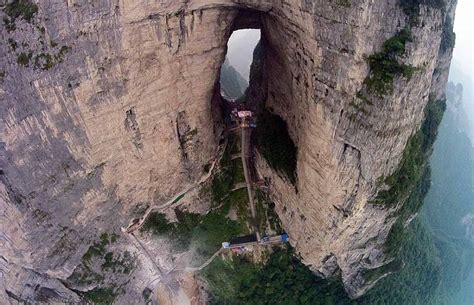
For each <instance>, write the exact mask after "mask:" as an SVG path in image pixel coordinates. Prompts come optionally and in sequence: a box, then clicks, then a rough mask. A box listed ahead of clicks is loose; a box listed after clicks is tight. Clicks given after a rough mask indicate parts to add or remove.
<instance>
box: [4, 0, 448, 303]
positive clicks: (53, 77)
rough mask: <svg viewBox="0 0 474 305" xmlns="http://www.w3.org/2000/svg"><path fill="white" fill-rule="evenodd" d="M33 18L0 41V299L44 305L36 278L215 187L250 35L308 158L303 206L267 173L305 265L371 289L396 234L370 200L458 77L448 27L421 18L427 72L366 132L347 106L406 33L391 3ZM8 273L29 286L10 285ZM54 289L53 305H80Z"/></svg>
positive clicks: (167, 5) (74, 2) (190, 4)
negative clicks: (375, 60)
mask: <svg viewBox="0 0 474 305" xmlns="http://www.w3.org/2000/svg"><path fill="white" fill-rule="evenodd" d="M34 2H35V3H36V4H37V5H38V13H37V14H36V15H35V17H34V18H33V19H32V20H31V21H30V22H27V21H25V20H22V19H21V18H17V19H16V20H15V25H16V29H14V30H11V29H9V28H7V26H6V25H5V24H2V25H0V34H1V35H2V43H0V53H1V54H2V56H1V57H0V72H1V73H2V77H1V79H0V99H1V103H0V114H1V115H0V118H1V119H0V141H1V143H0V167H1V170H2V171H1V178H2V180H1V181H2V182H1V184H2V196H1V198H0V207H1V211H2V214H1V215H0V229H1V230H0V232H1V233H0V234H1V235H0V237H1V238H0V240H1V241H2V243H1V245H0V249H1V257H0V258H1V259H2V264H1V265H0V272H1V274H2V282H1V283H0V287H3V289H0V290H1V291H2V293H3V291H8V292H9V293H10V294H9V298H10V299H12V297H11V295H14V296H15V297H18V298H20V299H24V300H31V299H35V298H37V297H38V295H37V294H36V295H35V293H36V292H34V291H28V290H24V289H23V287H22V286H21V284H24V285H27V284H34V283H38V280H37V279H38V277H37V278H36V280H35V279H33V277H32V275H38V276H41V277H43V278H46V277H47V278H48V279H49V280H50V281H52V282H54V281H55V279H59V280H64V279H65V278H67V277H68V276H69V275H70V274H71V273H72V271H73V270H74V268H75V267H76V266H77V264H78V263H79V261H80V259H81V257H82V255H83V254H84V253H85V252H86V251H87V248H88V246H89V245H90V244H91V243H92V242H93V241H94V240H96V239H97V236H98V235H99V234H100V233H101V232H106V231H114V230H115V231H117V230H119V228H120V227H122V226H125V225H126V224H128V222H129V220H130V219H131V217H132V216H133V213H134V208H136V207H137V206H138V205H144V204H159V203H160V202H164V201H166V200H168V199H169V198H170V197H172V196H173V195H174V194H176V193H178V192H179V191H180V190H182V189H184V188H186V187H187V186H189V185H191V184H192V183H193V182H195V181H196V180H198V179H199V178H200V177H201V175H203V174H204V173H203V167H204V166H205V165H206V164H207V163H208V162H209V161H210V160H212V158H213V157H214V155H215V153H216V149H217V144H218V141H219V138H220V135H221V131H222V125H221V124H220V120H221V118H220V111H219V108H218V97H216V95H215V93H216V91H215V90H216V82H217V79H218V72H219V69H220V66H221V64H222V62H223V60H224V56H225V51H226V43H227V39H228V37H229V35H230V34H231V31H232V30H233V29H236V28H242V27H250V26H252V27H254V26H261V27H262V31H263V35H264V36H265V38H266V39H267V41H268V43H269V48H268V49H267V51H268V54H269V55H268V56H267V58H266V60H267V69H266V70H265V76H266V83H267V85H266V87H265V88H262V90H264V92H262V96H265V97H267V101H266V104H267V105H268V106H269V107H271V108H272V109H273V111H274V112H275V113H278V114H279V115H280V116H282V117H283V118H284V119H285V120H286V121H287V122H288V124H289V127H290V134H291V136H292V137H293V139H294V141H295V143H296V144H297V146H298V180H297V189H298V192H297V193H296V192H295V188H294V187H293V186H291V185H289V183H288V182H287V181H284V180H282V179H280V178H279V177H278V175H276V173H274V172H273V171H272V170H270V169H269V168H268V167H266V166H265V162H264V161H263V160H261V162H260V164H261V168H260V170H261V173H262V174H264V175H268V176H271V177H272V178H273V179H272V182H273V185H272V194H273V196H274V198H275V200H276V202H277V211H278V213H279V215H280V217H281V218H282V221H283V224H284V226H285V228H286V229H287V230H288V231H289V232H290V235H291V237H292V244H293V245H294V246H295V247H296V249H297V250H298V251H299V252H300V253H301V254H302V257H303V259H304V261H305V262H306V263H308V264H310V265H311V266H312V268H313V269H314V270H318V271H319V272H321V273H322V274H324V275H330V274H331V273H332V272H334V270H335V269H336V267H337V268H340V269H341V270H342V274H343V279H344V282H345V284H346V288H348V291H350V292H351V294H352V295H358V294H360V293H361V292H363V291H364V284H363V283H362V282H360V283H359V282H358V281H360V277H359V273H360V270H362V269H363V268H364V267H366V266H365V265H367V266H372V267H373V266H374V265H377V264H380V263H381V262H382V261H383V257H382V255H381V253H380V251H379V250H377V249H378V247H377V245H379V244H380V243H382V242H383V240H384V238H385V236H386V234H387V231H388V229H389V227H390V226H389V224H390V221H388V222H385V219H386V217H387V215H388V212H387V211H385V210H382V209H375V208H373V207H371V206H370V205H368V204H367V199H369V198H371V197H373V196H374V194H375V193H376V191H377V185H376V184H375V181H376V180H377V178H379V177H381V176H384V175H387V174H389V173H390V172H391V171H393V170H394V168H395V167H396V166H397V164H398V162H399V160H400V156H401V153H402V151H403V148H404V146H405V144H406V141H407V139H408V137H409V136H410V135H411V134H412V133H413V132H414V131H415V130H416V129H417V128H418V126H419V124H420V121H421V119H422V115H421V114H422V109H423V107H424V105H425V104H426V102H427V99H428V96H429V94H430V93H435V94H436V95H438V96H440V95H441V94H442V89H443V86H444V84H445V80H446V77H447V68H448V66H449V60H450V54H438V49H439V48H438V47H437V46H438V44H439V42H440V37H441V31H442V23H443V18H444V15H443V13H442V12H440V11H437V10H433V9H429V8H425V7H423V9H422V13H421V17H420V18H421V19H422V24H423V26H420V27H418V28H416V29H414V34H415V37H416V39H415V41H414V42H413V43H410V44H409V53H408V55H407V56H406V58H405V59H406V61H407V62H409V63H411V64H413V65H416V66H423V67H424V68H423V69H422V70H421V71H420V72H418V73H416V74H415V76H414V77H413V79H412V80H411V81H410V82H404V81H403V80H397V82H396V84H395V90H394V93H393V94H392V95H390V96H387V97H385V98H384V100H383V101H380V103H377V105H376V106H374V108H373V109H372V110H371V111H370V113H368V114H365V113H357V114H356V115H357V116H359V117H360V118H361V120H359V122H360V121H363V122H364V124H361V123H355V122H354V121H351V120H350V119H349V118H350V114H351V111H352V112H354V110H353V109H352V110H351V109H350V107H349V104H350V102H351V101H352V99H353V98H354V96H355V94H356V92H357V91H358V89H359V88H360V87H361V84H362V82H363V80H364V78H365V77H366V75H367V73H368V67H367V63H366V61H365V57H366V56H368V55H370V54H372V53H374V52H375V51H377V50H379V49H380V47H381V45H382V43H383V42H384V41H385V40H386V39H387V38H389V37H391V36H392V35H393V34H394V33H395V32H396V31H397V30H399V29H400V28H401V27H403V25H404V23H405V22H406V16H405V15H404V14H403V13H402V12H401V10H400V9H399V8H398V6H397V1H395V0H393V1H392V0H391V1H377V2H374V1H369V0H353V1H329V2H328V1H325V0H320V1H306V0H305V1H300V0H298V1H297V0H289V1H270V0H213V1H211V0H190V1H171V0H165V1H145V0H141V1H131V0H102V1H94V2H90V1H86V0H68V1H58V0H37V1H34ZM449 2H450V8H451V9H450V10H449V12H448V13H450V14H452V9H453V6H454V4H455V3H454V2H455V1H449ZM451 2H452V3H451ZM242 10H247V12H249V11H248V10H250V11H252V12H253V13H252V14H255V16H254V15H252V16H251V17H249V18H245V16H244V15H242V14H240V13H241V12H242ZM0 15H1V16H0V17H2V18H3V17H4V16H5V12H4V9H2V10H0ZM260 16H261V17H260ZM22 53H24V56H23V57H25V56H26V57H27V58H28V57H29V61H28V62H27V63H26V64H25V61H24V60H23V61H22V60H20V59H21V58H22ZM436 68H438V69H437V70H436ZM435 70H436V72H437V73H438V74H436V73H435V75H437V78H436V79H437V81H434V80H433V71H435ZM303 216H304V217H303ZM12 266H15V268H17V269H18V270H21V272H22V273H24V274H26V275H28V276H26V275H25V276H24V277H23V280H20V281H17V280H13V279H12V276H13V274H14V273H13V272H8V270H9V268H13V267H12ZM48 285H49V286H48V287H53V286H54V287H55V288H54V291H55V292H57V295H55V296H54V298H56V299H61V300H69V301H70V300H75V298H77V295H76V294H75V293H73V292H72V291H70V290H68V289H67V288H66V287H64V286H63V285H61V283H60V282H59V281H56V282H55V283H54V285H53V284H48ZM135 288H136V287H135ZM135 288H134V289H135ZM142 288H143V287H142ZM51 289H53V288H51Z"/></svg>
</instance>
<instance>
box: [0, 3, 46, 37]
mask: <svg viewBox="0 0 474 305" xmlns="http://www.w3.org/2000/svg"><path fill="white" fill-rule="evenodd" d="M7 2H8V3H7V4H6V5H5V8H4V12H5V14H6V15H7V16H5V17H4V18H3V23H4V24H5V28H6V29H7V31H9V32H10V31H13V30H15V28H16V26H15V20H16V19H17V18H23V19H24V20H25V21H26V22H31V21H32V19H33V17H34V16H35V14H36V13H37V12H38V6H37V5H36V4H34V3H33V2H32V1H31V0H13V1H7Z"/></svg>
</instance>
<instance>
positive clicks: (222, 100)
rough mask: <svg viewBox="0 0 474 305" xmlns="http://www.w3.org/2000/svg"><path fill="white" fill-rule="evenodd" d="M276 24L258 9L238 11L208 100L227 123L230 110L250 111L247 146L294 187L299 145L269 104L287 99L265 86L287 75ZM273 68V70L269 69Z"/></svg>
mask: <svg viewBox="0 0 474 305" xmlns="http://www.w3.org/2000/svg"><path fill="white" fill-rule="evenodd" d="M278 28H279V23H278V21H277V20H276V19H274V18H272V17H271V16H269V15H267V14H265V13H263V12H256V11H249V10H242V11H241V13H240V14H239V15H238V16H237V17H236V19H235V20H234V24H233V28H232V31H231V33H229V37H228V42H227V53H226V56H225V60H223V63H222V66H221V69H220V75H219V77H218V81H217V83H216V90H215V95H214V98H213V102H214V103H215V104H214V105H215V106H217V107H216V108H214V109H219V111H217V112H214V113H215V114H216V118H217V117H218V118H219V119H218V120H217V121H218V122H220V124H222V123H223V125H227V127H230V126H233V122H232V119H231V111H232V110H233V109H237V110H250V111H252V112H253V114H254V122H255V123H256V124H254V125H256V129H254V132H252V133H251V142H252V145H253V146H254V147H255V148H256V149H257V151H258V152H259V153H260V154H261V155H262V157H263V158H264V159H265V160H266V161H267V162H268V165H270V167H271V168H273V169H274V170H275V172H277V173H278V175H280V176H281V177H286V178H287V179H288V180H289V181H290V182H291V183H292V184H293V185H295V186H296V179H297V175H296V172H297V170H296V169H297V153H298V149H297V146H296V145H295V142H294V141H293V139H292V137H291V134H290V130H289V127H290V126H289V124H288V122H287V121H286V120H287V119H288V118H287V117H286V116H285V114H284V113H281V109H280V108H281V107H273V106H278V105H279V104H280V103H281V104H290V105H291V101H288V100H287V99H288V95H286V94H274V92H275V90H270V89H271V88H270V84H271V85H274V84H276V83H278V84H281V81H280V79H281V78H282V77H283V78H286V76H287V75H289V74H290V72H289V71H288V70H287V69H286V68H287V67H286V66H285V65H284V63H285V62H286V61H287V59H286V57H285V56H286V55H285V51H284V50H283V49H282V46H283V44H284V42H283V41H282V40H280V39H279V38H280V37H279V36H278V35H275V34H278V32H276V31H278ZM275 66H276V67H277V69H274V68H272V67H275ZM275 70H276V71H278V73H274V72H275ZM239 80H240V81H239ZM242 84H243V85H242ZM285 88H286V87H285ZM268 94H271V96H268ZM269 100H271V101H269ZM221 126H222V125H221ZM220 140H221V141H223V138H221V139H220Z"/></svg>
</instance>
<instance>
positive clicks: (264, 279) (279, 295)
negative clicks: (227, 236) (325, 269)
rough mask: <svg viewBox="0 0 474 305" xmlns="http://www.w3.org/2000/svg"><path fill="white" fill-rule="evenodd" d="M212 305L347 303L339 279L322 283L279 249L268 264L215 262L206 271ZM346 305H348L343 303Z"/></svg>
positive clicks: (239, 259)
mask: <svg viewBox="0 0 474 305" xmlns="http://www.w3.org/2000/svg"><path fill="white" fill-rule="evenodd" d="M203 276H204V278H205V279H206V280H207V282H208V284H209V288H210V292H211V300H210V303H211V304H229V305H232V304H248V305H252V304H255V305H257V304H258V305H261V304H315V305H317V304H321V305H323V304H347V302H348V301H349V299H348V298H347V296H346V294H345V292H344V289H343V288H342V285H341V282H340V280H339V279H335V280H334V281H327V280H323V279H321V278H319V277H317V276H316V275H314V274H313V272H311V270H309V269H308V267H306V266H305V265H303V264H302V263H301V262H300V260H299V259H298V258H297V257H296V256H295V255H294V252H293V250H292V249H291V248H279V249H276V250H275V251H274V252H273V253H271V254H269V256H268V259H267V260H266V262H265V263H261V264H256V263H253V262H251V261H250V260H248V259H247V258H245V257H244V256H235V257H233V258H232V259H226V260H223V259H216V260H215V261H214V262H212V263H211V265H209V267H208V268H207V269H206V270H205V271H203ZM342 302H345V303H342Z"/></svg>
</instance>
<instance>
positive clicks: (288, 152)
mask: <svg viewBox="0 0 474 305" xmlns="http://www.w3.org/2000/svg"><path fill="white" fill-rule="evenodd" d="M256 135H257V145H258V148H259V151H260V152H261V153H262V155H263V157H264V158H265V159H266V160H267V161H268V163H269V164H270V166H271V167H272V168H274V169H275V170H277V171H279V172H280V173H282V174H284V175H285V176H286V177H287V178H288V179H289V180H290V181H291V183H293V184H295V182H296V158H297V148H296V146H295V143H294V142H293V140H292V139H291V137H290V134H289V133H288V125H287V123H286V122H285V121H284V120H283V119H282V118H281V117H279V116H278V115H276V114H273V113H271V112H270V111H268V110H267V109H263V110H262V111H261V112H260V113H259V115H258V127H257V131H256Z"/></svg>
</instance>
